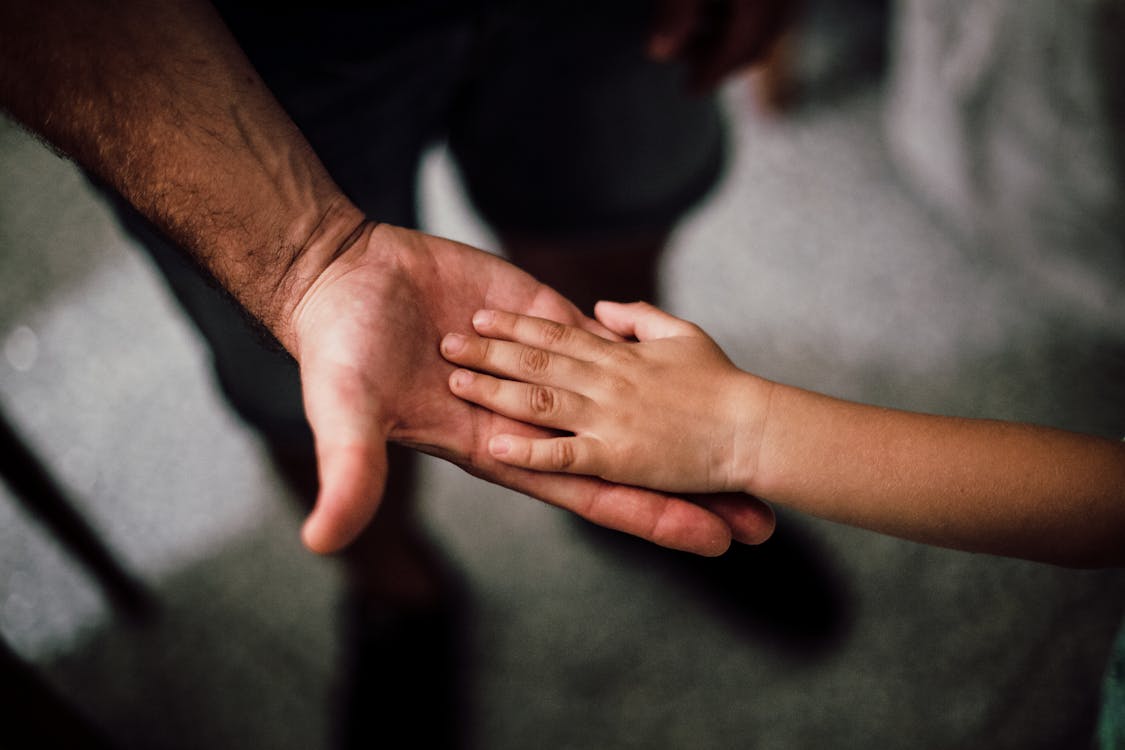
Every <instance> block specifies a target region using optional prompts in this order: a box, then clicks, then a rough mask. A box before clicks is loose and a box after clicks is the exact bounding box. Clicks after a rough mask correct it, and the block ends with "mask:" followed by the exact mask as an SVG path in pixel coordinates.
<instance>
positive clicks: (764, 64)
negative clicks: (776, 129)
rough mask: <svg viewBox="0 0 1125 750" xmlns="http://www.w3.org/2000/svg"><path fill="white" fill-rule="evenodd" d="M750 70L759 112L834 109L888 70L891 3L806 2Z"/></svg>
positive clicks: (794, 11) (879, 0)
mask: <svg viewBox="0 0 1125 750" xmlns="http://www.w3.org/2000/svg"><path fill="white" fill-rule="evenodd" d="M793 6H794V7H793V8H792V10H791V11H790V12H789V15H788V19H787V25H786V27H785V28H784V29H783V30H782V31H781V33H780V34H779V35H778V37H777V38H776V40H775V41H774V42H773V44H772V45H771V46H770V47H769V49H768V50H767V51H766V53H765V55H764V56H763V58H762V61H761V63H760V64H758V65H755V66H754V67H753V68H751V69H750V71H749V75H748V77H749V81H750V89H751V95H752V97H753V100H754V102H755V104H756V106H757V107H758V109H759V110H761V111H762V112H764V113H766V114H771V115H784V114H786V113H788V112H791V111H793V110H796V109H798V108H801V107H809V106H821V105H832V104H833V103H835V102H837V101H838V100H839V99H840V98H841V97H843V96H847V95H849V94H851V93H852V92H855V91H857V90H859V89H861V88H863V87H864V86H868V85H870V84H871V83H873V82H877V81H878V80H879V79H880V78H881V77H882V75H883V72H884V71H885V69H886V66H887V60H888V50H889V47H890V40H889V31H890V19H891V14H892V7H891V2H890V0H838V1H837V2H829V1H827V0H801V2H794V3H793Z"/></svg>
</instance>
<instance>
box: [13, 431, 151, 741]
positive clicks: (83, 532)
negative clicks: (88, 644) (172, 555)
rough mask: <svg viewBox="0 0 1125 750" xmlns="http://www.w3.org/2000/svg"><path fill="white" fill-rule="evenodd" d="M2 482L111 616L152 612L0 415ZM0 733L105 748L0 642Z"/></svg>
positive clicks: (133, 617) (136, 586) (137, 588)
mask: <svg viewBox="0 0 1125 750" xmlns="http://www.w3.org/2000/svg"><path fill="white" fill-rule="evenodd" d="M0 477H3V480H4V482H5V483H6V484H7V485H8V486H9V487H10V488H11V490H12V493H13V494H14V495H15V497H16V498H17V500H19V501H20V502H21V503H22V504H23V506H24V507H25V508H26V509H27V510H28V512H29V513H30V514H31V515H32V516H33V517H35V518H36V519H37V520H39V521H40V522H41V523H43V525H44V526H46V527H47V529H48V530H50V531H51V532H53V533H54V535H55V536H56V537H57V538H58V540H59V542H60V543H61V544H62V546H63V547H64V548H65V549H66V550H67V551H68V552H69V553H70V554H72V555H73V556H74V557H75V558H76V559H77V560H78V561H79V562H81V563H82V564H83V566H85V568H86V570H87V571H88V572H89V573H90V574H91V575H92V577H93V578H94V580H95V581H97V583H98V585H99V586H100V587H101V589H102V591H103V592H104V593H105V595H106V597H107V599H108V600H109V602H110V603H111V605H112V606H113V609H114V611H115V612H116V613H119V614H121V615H124V616H125V617H127V618H129V619H130V620H131V621H140V620H143V619H145V618H147V617H148V616H150V615H152V614H153V613H154V612H155V611H156V607H155V602H154V600H153V598H152V596H151V595H150V594H149V592H148V591H147V590H146V589H145V588H144V586H143V585H141V584H140V583H139V582H138V581H137V580H136V579H135V578H134V577H133V576H132V575H131V574H130V573H129V572H128V571H126V570H125V568H124V567H122V566H121V564H120V563H119V562H118V561H117V560H116V558H115V557H114V556H113V554H112V553H111V552H110V551H109V549H108V548H107V547H106V545H105V544H104V543H103V542H102V540H101V539H100V538H99V537H98V535H97V533H96V532H95V531H94V530H93V529H92V528H91V527H90V525H89V524H88V523H87V522H86V520H85V519H84V518H82V516H81V515H79V514H78V512H77V511H76V510H75V509H74V506H73V504H72V503H71V501H70V500H69V499H68V498H67V497H66V495H65V494H64V493H63V491H62V489H61V488H60V487H59V485H58V483H57V482H56V481H55V480H54V478H53V477H52V476H51V474H50V472H48V471H47V468H46V467H45V466H44V465H43V463H42V462H41V461H40V460H39V459H38V457H36V456H35V454H34V453H32V452H31V450H30V449H29V448H28V447H27V446H26V445H25V444H24V442H23V440H22V439H21V438H20V435H19V434H18V433H17V432H16V431H15V428H13V427H12V425H11V424H10V423H9V422H8V420H7V418H6V417H5V416H4V414H3V413H2V412H0ZM0 706H3V708H4V715H5V716H6V717H7V719H6V720H5V721H4V723H3V727H2V728H0V744H2V745H3V747H5V748H22V747H74V748H79V747H80V748H93V749H94V750H97V749H98V748H108V747H109V744H108V743H107V742H106V740H105V738H104V737H102V736H101V734H100V733H99V732H98V730H96V729H95V728H94V727H93V725H91V724H90V722H89V721H87V720H86V719H85V718H83V717H82V715H81V714H80V713H78V712H77V711H76V710H75V709H74V708H73V707H71V706H70V705H68V704H67V702H66V701H65V700H63V699H62V698H61V697H60V696H59V695H58V694H57V693H56V692H55V691H54V690H53V689H52V688H51V686H50V685H49V684H48V683H47V682H46V681H45V680H44V679H43V678H42V676H41V675H39V674H38V673H37V672H36V670H35V669H33V668H32V667H31V666H30V665H28V664H26V663H25V662H24V661H23V660H21V659H20V658H19V656H17V655H16V654H15V653H14V652H13V651H12V650H11V649H10V648H9V647H8V645H7V644H6V643H5V642H4V641H3V640H2V639H0Z"/></svg>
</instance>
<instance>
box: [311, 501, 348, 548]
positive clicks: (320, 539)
mask: <svg viewBox="0 0 1125 750" xmlns="http://www.w3.org/2000/svg"><path fill="white" fill-rule="evenodd" d="M348 541H350V540H341V539H340V538H339V535H337V534H335V533H333V532H332V531H331V529H329V528H328V527H327V525H326V524H325V523H324V519H323V514H321V513H317V512H316V511H313V512H312V513H311V514H310V515H309V517H308V518H307V519H305V523H304V525H303V526H302V527H301V542H302V543H303V544H304V545H305V548H306V549H308V550H309V551H310V552H312V553H314V554H317V555H331V554H333V553H335V552H339V551H340V550H341V549H343V548H344V547H345V546H346V545H347V542H348Z"/></svg>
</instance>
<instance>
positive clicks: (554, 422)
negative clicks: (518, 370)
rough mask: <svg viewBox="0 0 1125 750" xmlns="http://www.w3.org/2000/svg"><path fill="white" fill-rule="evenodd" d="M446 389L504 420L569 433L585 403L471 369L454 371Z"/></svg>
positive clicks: (563, 393) (573, 395)
mask: <svg viewBox="0 0 1125 750" xmlns="http://www.w3.org/2000/svg"><path fill="white" fill-rule="evenodd" d="M449 389H450V390H451V391H453V393H454V394H455V395H456V396H458V397H459V398H463V399H465V400H466V401H471V402H472V403H474V404H477V405H478V406H483V407H484V408H486V409H489V410H490V411H494V412H496V413H497V414H502V415H503V416H505V417H510V418H512V419H518V420H519V421H521V422H528V423H530V424H535V425H539V426H541V427H553V428H555V429H560V430H573V429H574V428H575V427H576V426H577V425H578V424H579V423H580V422H581V419H582V415H583V414H584V412H585V411H586V406H587V404H588V401H587V400H586V398H585V397H583V396H579V395H578V394H576V393H572V392H570V391H567V390H563V389H561V388H552V387H550V386H545V385H531V384H528V383H518V382H515V381H511V380H501V379H500V378H494V377H492V376H491V375H484V374H482V373H479V372H472V371H471V370H454V371H453V373H452V374H451V375H450V376H449Z"/></svg>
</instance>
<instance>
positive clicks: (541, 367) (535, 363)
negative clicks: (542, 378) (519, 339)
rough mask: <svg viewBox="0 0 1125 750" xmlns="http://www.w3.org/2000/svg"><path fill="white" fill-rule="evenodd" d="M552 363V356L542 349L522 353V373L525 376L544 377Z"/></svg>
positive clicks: (527, 350) (528, 349)
mask: <svg viewBox="0 0 1125 750" xmlns="http://www.w3.org/2000/svg"><path fill="white" fill-rule="evenodd" d="M550 363H551V355H550V354H548V353H547V352H545V351H543V350H542V349H532V348H527V349H524V350H523V351H522V352H520V362H519V367H520V372H521V373H523V374H525V375H542V374H543V373H545V372H546V371H547V368H548V367H549V366H550Z"/></svg>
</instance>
